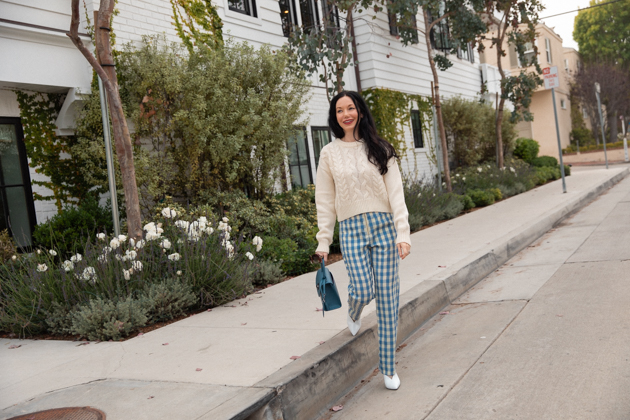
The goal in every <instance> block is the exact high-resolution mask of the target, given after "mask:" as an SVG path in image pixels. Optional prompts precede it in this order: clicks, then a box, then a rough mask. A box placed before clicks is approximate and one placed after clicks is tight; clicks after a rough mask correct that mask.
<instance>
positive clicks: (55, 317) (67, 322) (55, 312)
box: [46, 302, 72, 334]
mask: <svg viewBox="0 0 630 420" xmlns="http://www.w3.org/2000/svg"><path fill="white" fill-rule="evenodd" d="M46 325H47V326H48V331H49V332H50V333H52V334H71V331H72V314H71V313H70V309H69V308H68V306H67V305H65V304H63V305H62V304H60V303H59V302H53V303H52V305H51V308H50V309H48V310H47V311H46Z"/></svg>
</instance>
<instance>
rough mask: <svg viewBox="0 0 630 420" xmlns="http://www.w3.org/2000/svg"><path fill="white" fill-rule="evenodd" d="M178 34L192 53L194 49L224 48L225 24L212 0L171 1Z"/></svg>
mask: <svg viewBox="0 0 630 420" xmlns="http://www.w3.org/2000/svg"><path fill="white" fill-rule="evenodd" d="M171 5H172V6H173V20H174V23H173V25H175V29H176V30H177V34H178V35H179V37H180V38H181V39H182V42H183V43H184V45H185V46H186V48H188V51H190V52H191V53H192V51H193V48H194V47H198V46H200V45H206V46H207V47H209V48H211V49H217V48H221V47H223V32H222V28H223V22H221V18H220V17H219V14H218V13H217V9H216V8H215V7H214V6H213V5H212V2H211V1H210V0H171Z"/></svg>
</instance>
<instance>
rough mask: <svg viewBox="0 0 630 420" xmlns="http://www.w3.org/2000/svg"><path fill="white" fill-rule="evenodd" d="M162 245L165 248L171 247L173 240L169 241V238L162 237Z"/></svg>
mask: <svg viewBox="0 0 630 420" xmlns="http://www.w3.org/2000/svg"><path fill="white" fill-rule="evenodd" d="M160 246H161V247H162V248H164V249H170V248H171V241H169V240H168V239H162V242H160Z"/></svg>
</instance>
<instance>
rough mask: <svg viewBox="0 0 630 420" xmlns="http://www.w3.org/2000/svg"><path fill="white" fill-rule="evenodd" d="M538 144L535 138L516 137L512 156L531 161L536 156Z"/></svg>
mask: <svg viewBox="0 0 630 420" xmlns="http://www.w3.org/2000/svg"><path fill="white" fill-rule="evenodd" d="M539 149H540V145H539V144H538V142H537V141H536V140H533V139H528V138H524V137H521V138H518V139H516V147H515V148H514V157H516V158H519V159H523V160H524V161H525V162H527V163H530V164H531V163H532V161H533V160H534V159H536V157H537V156H538V150H539Z"/></svg>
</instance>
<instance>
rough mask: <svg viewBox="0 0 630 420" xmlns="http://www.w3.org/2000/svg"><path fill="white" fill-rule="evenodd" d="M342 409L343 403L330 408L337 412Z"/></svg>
mask: <svg viewBox="0 0 630 420" xmlns="http://www.w3.org/2000/svg"><path fill="white" fill-rule="evenodd" d="M341 410H343V405H336V406H334V407H333V408H331V409H330V411H335V412H337V411H341Z"/></svg>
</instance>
